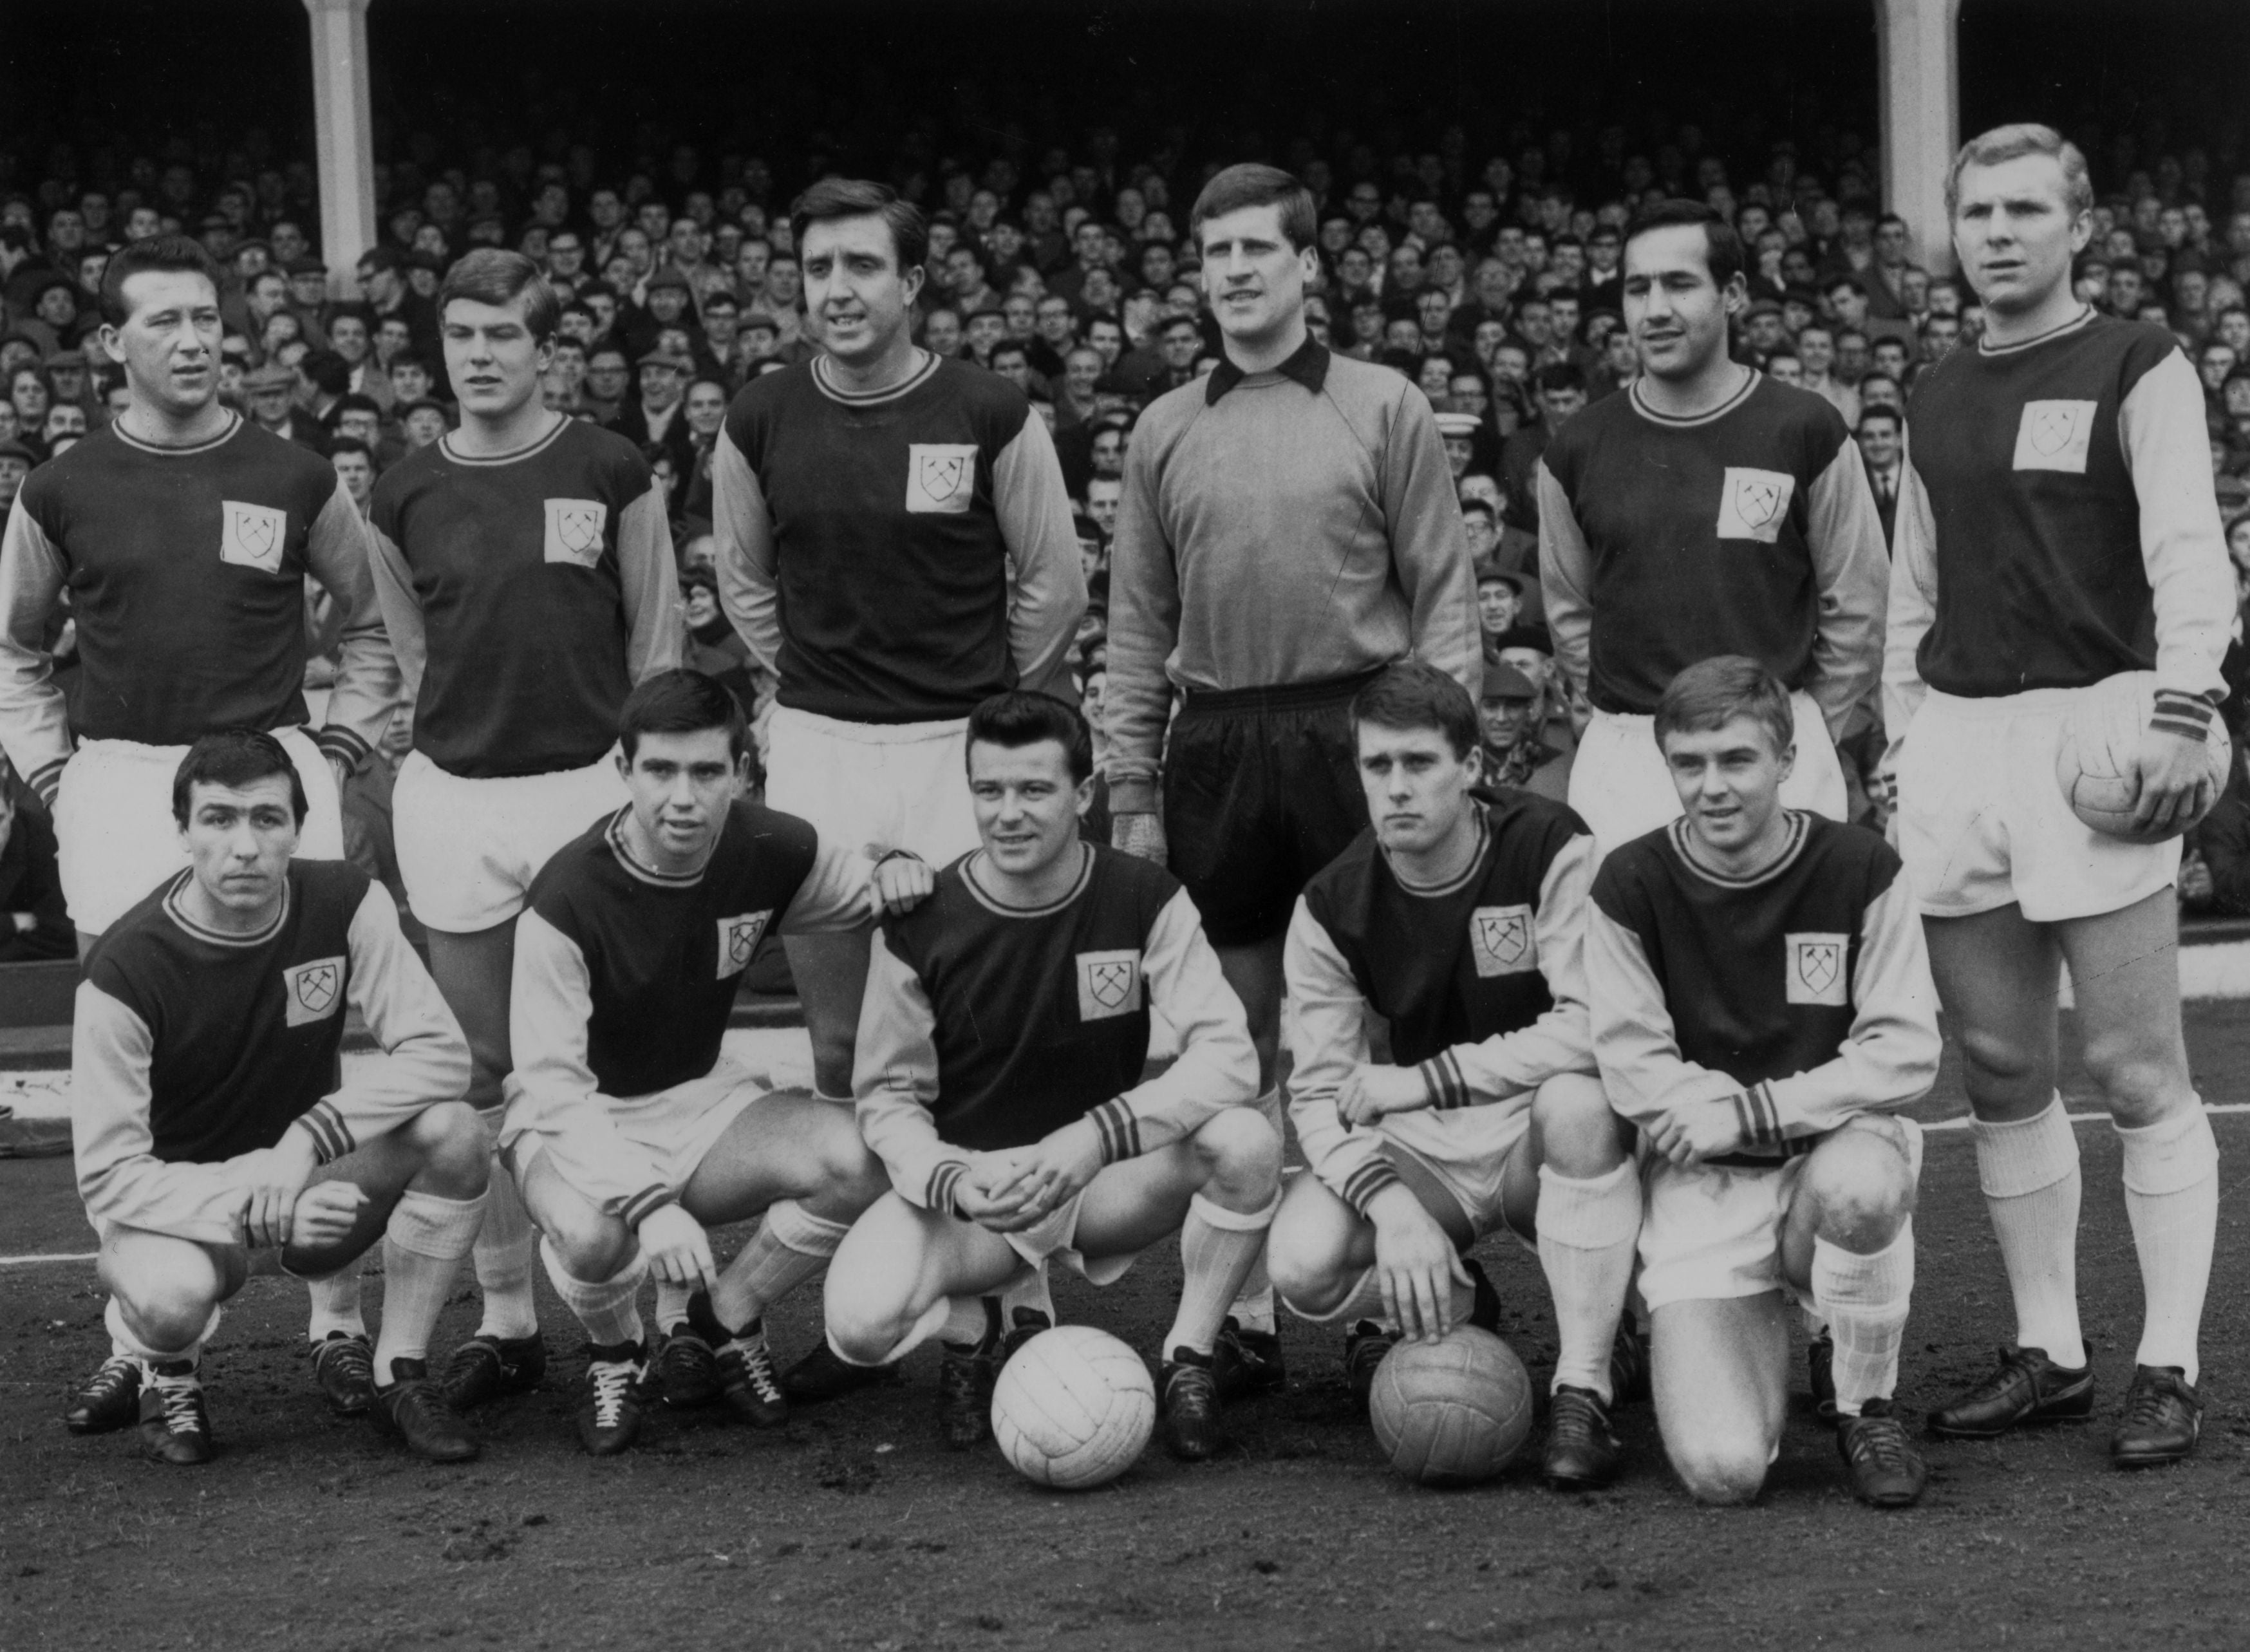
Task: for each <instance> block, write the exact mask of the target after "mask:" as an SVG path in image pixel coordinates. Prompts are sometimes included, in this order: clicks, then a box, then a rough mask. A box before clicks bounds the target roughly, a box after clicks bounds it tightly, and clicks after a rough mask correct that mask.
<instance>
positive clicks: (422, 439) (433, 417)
mask: <svg viewBox="0 0 2250 1652" xmlns="http://www.w3.org/2000/svg"><path fill="white" fill-rule="evenodd" d="M444 435H445V414H444V413H442V412H440V411H438V409H437V408H434V407H418V408H416V409H415V410H414V411H412V412H411V413H409V414H407V416H406V445H407V446H409V447H415V448H421V447H427V446H430V444H431V443H432V442H434V441H437V440H438V439H441V438H442V437H443V436H444Z"/></svg>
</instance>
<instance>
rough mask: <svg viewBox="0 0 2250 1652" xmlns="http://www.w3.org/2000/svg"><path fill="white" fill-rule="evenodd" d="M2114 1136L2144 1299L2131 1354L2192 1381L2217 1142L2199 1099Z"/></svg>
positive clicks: (2213, 1221)
mask: <svg viewBox="0 0 2250 1652" xmlns="http://www.w3.org/2000/svg"><path fill="white" fill-rule="evenodd" d="M2117 1139H2118V1141H2119V1142H2121V1143H2122V1144H2123V1146H2124V1150H2125V1214H2126V1217H2127V1219H2128V1220H2129V1221H2130V1222H2131V1224H2132V1227H2133V1248H2134V1249H2135V1250H2136V1251H2138V1252H2139V1253H2140V1257H2141V1289H2142V1293H2143V1296H2144V1298H2145V1300H2146V1303H2147V1307H2146V1313H2147V1318H2146V1320H2145V1321H2144V1322H2143V1325H2142V1330H2141V1346H2140V1351H2138V1352H2137V1353H2136V1354H2135V1355H2134V1356H2133V1358H2134V1359H2135V1361H2136V1363H2138V1364H2140V1365H2178V1367H2179V1368H2180V1371H2181V1372H2182V1373H2183V1374H2184V1376H2185V1377H2186V1378H2187V1380H2188V1381H2189V1382H2191V1383H2192V1382H2194V1381H2195V1380H2196V1376H2197V1372H2198V1359H2197V1351H2196V1333H2197V1331H2198V1330H2199V1329H2200V1328H2201V1326H2202V1324H2203V1299H2204V1293H2205V1291H2206V1290H2207V1289H2209V1287H2210V1284H2211V1252H2212V1243H2213V1241H2215V1240H2216V1239H2217V1237H2218V1233H2219V1142H2218V1140H2217V1138H2216V1137H2213V1136H2212V1133H2211V1116H2210V1115H2209V1114H2207V1113H2205V1111H2204V1110H2203V1103H2202V1102H2200V1101H2198V1102H2195V1103H2194V1104H2193V1106H2192V1107H2191V1108H2190V1109H2188V1110H2186V1111H2184V1112H2181V1113H2176V1114H2174V1115H2173V1116H2171V1117H2170V1118H2166V1119H2160V1120H2158V1121H2157V1123H2154V1124H2147V1125H2143V1126H2142V1127H2141V1128H2140V1129H2138V1130H2119V1131H2118V1132H2117Z"/></svg>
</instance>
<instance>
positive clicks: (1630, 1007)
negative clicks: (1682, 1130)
mask: <svg viewBox="0 0 2250 1652" xmlns="http://www.w3.org/2000/svg"><path fill="white" fill-rule="evenodd" d="M1586 996H1587V1000H1588V1004H1589V1006H1590V1008H1591V1013H1592V1017H1591V1018H1592V1022H1593V1030H1594V1059H1595V1061H1596V1062H1597V1063H1598V1065H1599V1067H1600V1068H1601V1074H1602V1088H1603V1089H1605V1090H1606V1091H1607V1092H1608V1093H1609V1098H1610V1106H1611V1108H1612V1109H1613V1110H1614V1111H1616V1112H1617V1113H1618V1114H1619V1115H1621V1116H1624V1117H1625V1118H1629V1119H1631V1120H1632V1122H1633V1123H1636V1124H1640V1125H1649V1124H1653V1123H1656V1122H1657V1121H1658V1120H1660V1119H1662V1118H1664V1117H1666V1116H1667V1115H1669V1114H1671V1113H1673V1112H1674V1111H1677V1110H1680V1109H1685V1108H1694V1107H1704V1106H1708V1105H1709V1104H1710V1103H1712V1102H1731V1101H1733V1099H1734V1098H1735V1097H1736V1096H1739V1095H1741V1094H1742V1089H1743V1087H1742V1086H1741V1085H1740V1084H1738V1083H1736V1082H1735V1081H1734V1079H1732V1078H1731V1077H1729V1075H1726V1074H1724V1073H1715V1072H1713V1071H1712V1070H1711V1069H1710V1068H1708V1067H1704V1066H1702V1065H1701V1064H1700V1063H1698V1062H1695V1061H1689V1060H1688V1059H1687V1057H1686V1056H1685V1055H1682V1054H1681V1053H1680V1037H1679V1033H1678V1032H1677V1030H1676V1029H1675V1028H1674V1026H1673V1023H1672V1006H1670V1004H1668V1003H1667V1001H1666V999H1665V996H1664V983H1663V982H1662V981H1661V980H1660V979H1658V978H1657V974H1656V971H1655V969H1654V967H1653V965H1652V964H1650V963H1649V961H1648V955H1647V954H1646V952H1645V951H1643V950H1642V949H1641V944H1640V937H1639V936H1638V935H1635V934H1634V933H1633V932H1632V930H1629V929H1627V928H1626V927H1625V925H1624V924H1622V923H1618V921H1617V920H1616V919H1615V918H1612V917H1611V916H1609V914H1607V913H1606V912H1605V911H1603V910H1602V909H1601V908H1600V907H1599V906H1598V905H1595V904H1593V903H1591V902H1589V903H1588V905H1587V908H1586Z"/></svg>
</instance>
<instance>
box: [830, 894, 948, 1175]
mask: <svg viewBox="0 0 2250 1652" xmlns="http://www.w3.org/2000/svg"><path fill="white" fill-rule="evenodd" d="M936 1024H937V1021H936V1017H935V1014H934V1013H933V1012H932V1011H931V1009H930V1006H929V994H928V992H927V991H925V990H924V988H923V986H922V984H921V978H920V977H918V976H917V975H915V974H914V971H913V970H911V969H909V968H908V966H907V965H906V964H905V963H904V962H903V961H902V960H901V959H900V958H899V957H897V956H896V955H895V954H894V953H893V952H892V950H891V949H890V948H889V947H888V946H887V944H885V943H884V940H883V932H882V930H880V929H879V930H876V931H875V933H874V937H873V940H872V941H871V942H870V943H869V945H868V948H867V990H866V995H865V996H864V997H863V998H862V999H860V1001H859V1044H858V1047H857V1049H856V1050H855V1051H854V1053H853V1056H852V1096H853V1098H854V1105H855V1108H856V1110H857V1113H858V1116H859V1135H860V1137H861V1138H862V1139H863V1140H865V1141H866V1144H867V1146H868V1149H869V1151H872V1152H873V1154H874V1155H875V1157H876V1158H880V1159H881V1160H882V1161H883V1168H884V1169H885V1170H887V1171H888V1172H890V1177H891V1185H892V1187H893V1188H894V1189H896V1190H897V1192H898V1195H899V1197H900V1198H901V1199H905V1200H906V1201H907V1203H908V1204H909V1205H918V1206H921V1208H922V1209H924V1210H935V1211H942V1212H945V1213H951V1212H952V1209H953V1185H954V1183H955V1182H956V1181H957V1180H958V1179H960V1176H961V1173H962V1172H963V1171H964V1170H966V1169H967V1168H968V1167H969V1155H968V1153H967V1152H966V1151H963V1149H961V1148H958V1147H951V1146H949V1145H947V1144H946V1143H945V1142H944V1141H943V1140H942V1139H941V1138H940V1137H939V1136H938V1133H937V1121H936V1120H935V1118H933V1117H932V1116H930V1110H929V1108H930V1103H931V1102H935V1100H936V1099H937V1046H936V1045H935V1043H934V1042H933V1041H932V1040H931V1036H930V1034H931V1031H932V1029H933V1028H934V1027H935V1026H936Z"/></svg>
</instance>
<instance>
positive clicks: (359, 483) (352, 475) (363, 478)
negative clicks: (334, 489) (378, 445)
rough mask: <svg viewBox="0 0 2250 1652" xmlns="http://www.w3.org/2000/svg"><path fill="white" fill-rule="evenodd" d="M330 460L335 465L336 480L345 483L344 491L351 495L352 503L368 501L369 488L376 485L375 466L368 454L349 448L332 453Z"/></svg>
mask: <svg viewBox="0 0 2250 1652" xmlns="http://www.w3.org/2000/svg"><path fill="white" fill-rule="evenodd" d="M328 462H329V463H330V464H331V465H334V466H335V468H336V480H339V481H341V482H342V483H343V485H344V492H345V493H347V494H350V495H351V501H352V503H353V504H355V505H364V504H365V503H367V494H368V490H369V488H371V487H374V486H375V467H374V466H373V465H371V464H369V462H368V458H367V455H366V454H365V453H353V452H350V451H349V449H347V450H346V451H345V452H343V453H332V454H330V455H329V456H328Z"/></svg>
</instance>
